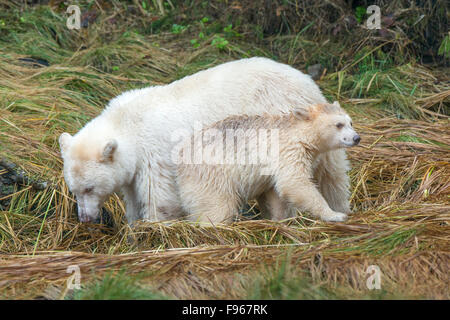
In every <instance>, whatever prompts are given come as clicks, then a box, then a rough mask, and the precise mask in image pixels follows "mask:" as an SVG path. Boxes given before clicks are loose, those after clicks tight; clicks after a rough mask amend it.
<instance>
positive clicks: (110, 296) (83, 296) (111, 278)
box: [69, 271, 170, 300]
mask: <svg viewBox="0 0 450 320" xmlns="http://www.w3.org/2000/svg"><path fill="white" fill-rule="evenodd" d="M141 278H142V276H139V275H128V274H126V273H125V272H124V271H121V272H119V273H116V274H113V273H109V274H106V275H105V276H104V277H103V278H101V279H98V280H95V281H92V282H90V283H88V284H87V285H85V286H84V287H83V288H81V289H78V290H75V291H74V293H73V295H72V297H69V299H73V300H167V299H170V297H168V296H166V295H164V294H162V293H160V292H157V291H153V290H150V289H148V288H144V287H142V286H141V285H140V284H139V281H140V280H141Z"/></svg>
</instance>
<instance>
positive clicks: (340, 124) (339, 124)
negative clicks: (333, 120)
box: [336, 122, 344, 129]
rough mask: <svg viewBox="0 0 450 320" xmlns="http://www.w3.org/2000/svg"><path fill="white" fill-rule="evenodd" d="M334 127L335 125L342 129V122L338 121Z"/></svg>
mask: <svg viewBox="0 0 450 320" xmlns="http://www.w3.org/2000/svg"><path fill="white" fill-rule="evenodd" d="M336 127H337V128H338V129H342V128H343V127H344V124H343V123H341V122H339V123H338V124H337V125H336Z"/></svg>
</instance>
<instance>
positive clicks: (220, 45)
mask: <svg viewBox="0 0 450 320" xmlns="http://www.w3.org/2000/svg"><path fill="white" fill-rule="evenodd" d="M228 44H229V42H228V40H226V39H224V38H222V37H220V36H215V37H214V39H213V40H212V41H211V45H213V46H215V47H216V48H217V49H219V50H223V49H225V48H226V47H227V46H228Z"/></svg>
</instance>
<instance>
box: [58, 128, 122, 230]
mask: <svg viewBox="0 0 450 320" xmlns="http://www.w3.org/2000/svg"><path fill="white" fill-rule="evenodd" d="M59 145H60V148H61V155H62V158H63V160H64V179H65V181H66V184H67V186H68V187H69V190H70V191H71V192H72V193H73V194H74V195H75V197H76V199H77V204H78V218H79V219H80V222H95V221H96V220H98V218H99V216H100V209H101V207H102V204H103V202H104V201H106V200H107V198H108V196H109V195H110V194H112V193H113V192H115V191H117V190H118V189H119V188H120V186H121V185H122V184H123V183H124V179H125V177H124V176H123V174H124V172H123V169H122V168H121V167H122V166H121V165H120V164H119V161H118V159H117V158H118V157H117V153H118V143H117V141H116V140H115V139H99V138H95V137H89V136H86V135H84V136H83V135H82V136H79V135H75V136H73V137H72V136H71V135H70V134H68V133H63V134H61V136H60V137H59Z"/></svg>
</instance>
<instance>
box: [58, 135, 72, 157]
mask: <svg viewBox="0 0 450 320" xmlns="http://www.w3.org/2000/svg"><path fill="white" fill-rule="evenodd" d="M71 142H72V136H71V135H70V134H68V133H67V132H64V133H62V134H61V135H60V136H59V148H60V149H61V154H62V155H64V153H65V152H66V151H67V148H69V146H70V144H71Z"/></svg>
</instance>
